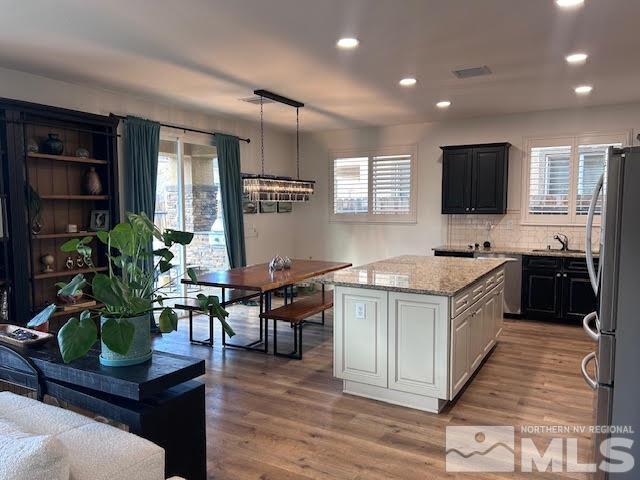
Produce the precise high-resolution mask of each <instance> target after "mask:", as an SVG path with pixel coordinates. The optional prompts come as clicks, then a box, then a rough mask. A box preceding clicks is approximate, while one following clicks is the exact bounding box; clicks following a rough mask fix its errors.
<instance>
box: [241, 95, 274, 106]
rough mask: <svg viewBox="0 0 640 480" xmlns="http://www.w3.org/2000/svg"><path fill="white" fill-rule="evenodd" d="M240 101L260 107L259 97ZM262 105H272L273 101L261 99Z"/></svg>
mask: <svg viewBox="0 0 640 480" xmlns="http://www.w3.org/2000/svg"><path fill="white" fill-rule="evenodd" d="M240 100H242V101H243V102H247V103H250V104H252V105H260V97H259V96H257V95H256V96H255V97H247V98H241V99H240ZM262 103H263V104H267V103H273V100H271V99H270V98H264V97H262Z"/></svg>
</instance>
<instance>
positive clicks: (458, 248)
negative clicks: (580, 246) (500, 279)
mask: <svg viewBox="0 0 640 480" xmlns="http://www.w3.org/2000/svg"><path fill="white" fill-rule="evenodd" d="M432 250H434V251H440V252H472V253H502V254H507V255H531V256H538V257H577V258H584V257H585V256H586V254H585V253H584V251H576V250H574V251H568V252H563V251H562V250H559V249H556V248H552V249H550V250H547V249H545V250H544V251H534V250H533V249H531V248H523V247H492V248H483V247H480V248H479V249H477V250H476V249H471V248H469V247H468V246H467V245H441V246H439V247H435V248H432ZM593 256H594V257H597V256H598V252H594V253H593Z"/></svg>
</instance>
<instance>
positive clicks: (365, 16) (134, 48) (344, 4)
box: [0, 0, 640, 129]
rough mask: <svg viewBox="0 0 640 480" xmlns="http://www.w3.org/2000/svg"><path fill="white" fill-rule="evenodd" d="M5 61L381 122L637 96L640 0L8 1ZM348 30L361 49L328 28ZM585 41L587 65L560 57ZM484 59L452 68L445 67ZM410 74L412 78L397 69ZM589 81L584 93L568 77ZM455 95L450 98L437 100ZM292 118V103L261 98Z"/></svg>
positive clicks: (307, 114) (180, 96) (304, 115)
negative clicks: (460, 75)
mask: <svg viewBox="0 0 640 480" xmlns="http://www.w3.org/2000/svg"><path fill="white" fill-rule="evenodd" d="M0 5H1V6H2V15H1V16H0V66H3V67H6V68H14V69H18V70H23V71H27V72H31V73H36V74H40V75H44V76H49V77H53V78H57V79H62V80H68V81H73V82H78V83H83V84H88V85H94V86H100V87H106V88H109V89H111V90H117V91H126V92H132V93H135V94H141V95H145V96H147V97H152V98H157V99H158V100H162V101H163V102H170V103H174V104H177V105H181V106H185V107H189V108H193V107H196V108H199V109H204V110H207V111H209V112H211V113H216V114H220V113H222V114H227V115H239V116H242V117H246V118H250V119H257V117H258V111H259V107H257V106H255V105H251V104H248V103H245V102H241V101H240V100H239V99H241V98H246V97H249V96H251V95H252V91H253V90H254V89H256V88H266V89H269V90H273V91H275V92H277V93H280V94H283V95H286V96H289V97H292V98H295V99H297V100H300V101H302V102H304V103H306V104H307V108H304V109H303V110H302V111H301V121H302V127H303V129H329V128H341V127H352V126H365V125H389V124H399V123H408V122H415V121H430V120H437V119H442V118H449V119H450V118H461V117H469V116H478V115H491V114H501V113H510V112H524V111H533V110H544V109H554V108H564V107H575V106H582V105H599V104H613V103H625V102H632V101H638V100H640V61H639V60H638V51H639V50H640V49H639V47H640V30H639V29H638V25H639V23H638V18H640V1H638V0H585V5H584V6H583V7H582V8H579V9H575V10H570V11H563V10H560V9H558V8H557V7H556V6H555V3H554V2H553V0H226V1H223V0H146V1H144V0H101V1H98V0H91V1H86V0H57V1H55V2H54V1H51V0H30V1H25V0H2V1H1V2H0ZM342 36H356V37H357V38H359V39H360V42H361V43H360V47H359V48H357V49H356V50H354V51H340V50H337V49H336V48H335V42H336V40H337V39H338V38H339V37H342ZM576 50H581V51H586V52H587V53H589V55H590V58H589V61H588V63H587V64H586V65H583V66H569V65H567V64H566V62H565V61H564V56H565V55H566V54H568V53H570V52H572V51H576ZM481 65H488V66H489V67H490V68H491V69H492V70H493V72H494V73H493V75H491V76H488V77H480V78H475V79H468V80H459V79H457V78H456V77H454V76H453V74H452V73H451V70H454V69H458V68H464V67H473V66H481ZM404 76H415V77H417V78H418V84H417V85H416V86H415V87H413V88H409V89H402V88H400V87H399V86H398V84H397V82H398V80H399V79H400V78H402V77H404ZM581 83H591V84H593V85H594V90H593V92H592V94H591V95H590V96H588V97H577V96H576V95H575V94H574V93H573V87H574V86H575V85H577V84H581ZM441 99H449V100H451V101H452V102H453V105H452V106H451V108H450V109H449V110H448V111H439V110H437V109H435V108H434V106H433V105H434V103H435V102H436V101H438V100H441ZM265 121H267V122H271V123H274V124H279V125H283V126H286V127H291V126H293V125H295V116H294V112H293V109H291V108H286V107H284V106H275V105H267V106H265Z"/></svg>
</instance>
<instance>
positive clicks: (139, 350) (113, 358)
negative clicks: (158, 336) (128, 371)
mask: <svg viewBox="0 0 640 480" xmlns="http://www.w3.org/2000/svg"><path fill="white" fill-rule="evenodd" d="M122 320H127V321H129V322H131V323H132V324H133V327H134V333H133V341H132V342H131V347H130V348H129V351H128V352H127V353H126V354H125V355H120V354H119V353H116V352H114V351H113V350H111V349H109V347H107V346H106V345H105V343H104V342H103V341H102V340H100V344H101V349H102V350H101V352H100V363H101V364H102V365H105V366H108V367H128V366H130V365H138V364H139V363H144V362H146V361H147V360H149V359H150V358H151V353H152V352H151V329H150V323H149V315H141V316H139V317H132V318H123V319H122ZM106 321H107V319H106V318H104V317H101V318H100V325H101V326H102V325H104V323H105V322H106Z"/></svg>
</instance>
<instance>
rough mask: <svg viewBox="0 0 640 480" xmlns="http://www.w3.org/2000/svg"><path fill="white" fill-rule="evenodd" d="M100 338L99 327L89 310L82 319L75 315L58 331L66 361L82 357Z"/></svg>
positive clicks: (83, 314)
mask: <svg viewBox="0 0 640 480" xmlns="http://www.w3.org/2000/svg"><path fill="white" fill-rule="evenodd" d="M97 339H98V329H97V327H96V324H95V322H94V321H93V320H92V319H91V316H90V314H89V312H88V311H87V310H85V311H84V312H82V314H81V315H80V320H78V319H77V318H75V317H73V318H71V319H69V321H68V322H67V323H65V324H64V326H63V327H62V328H61V329H60V331H59V332H58V345H59V346H60V353H61V354H62V360H63V361H64V362H65V363H69V362H72V361H73V360H76V359H77V358H80V357H82V356H84V355H86V353H87V352H88V351H89V350H90V349H91V347H92V346H93V344H94V343H95V342H96V340H97Z"/></svg>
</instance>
